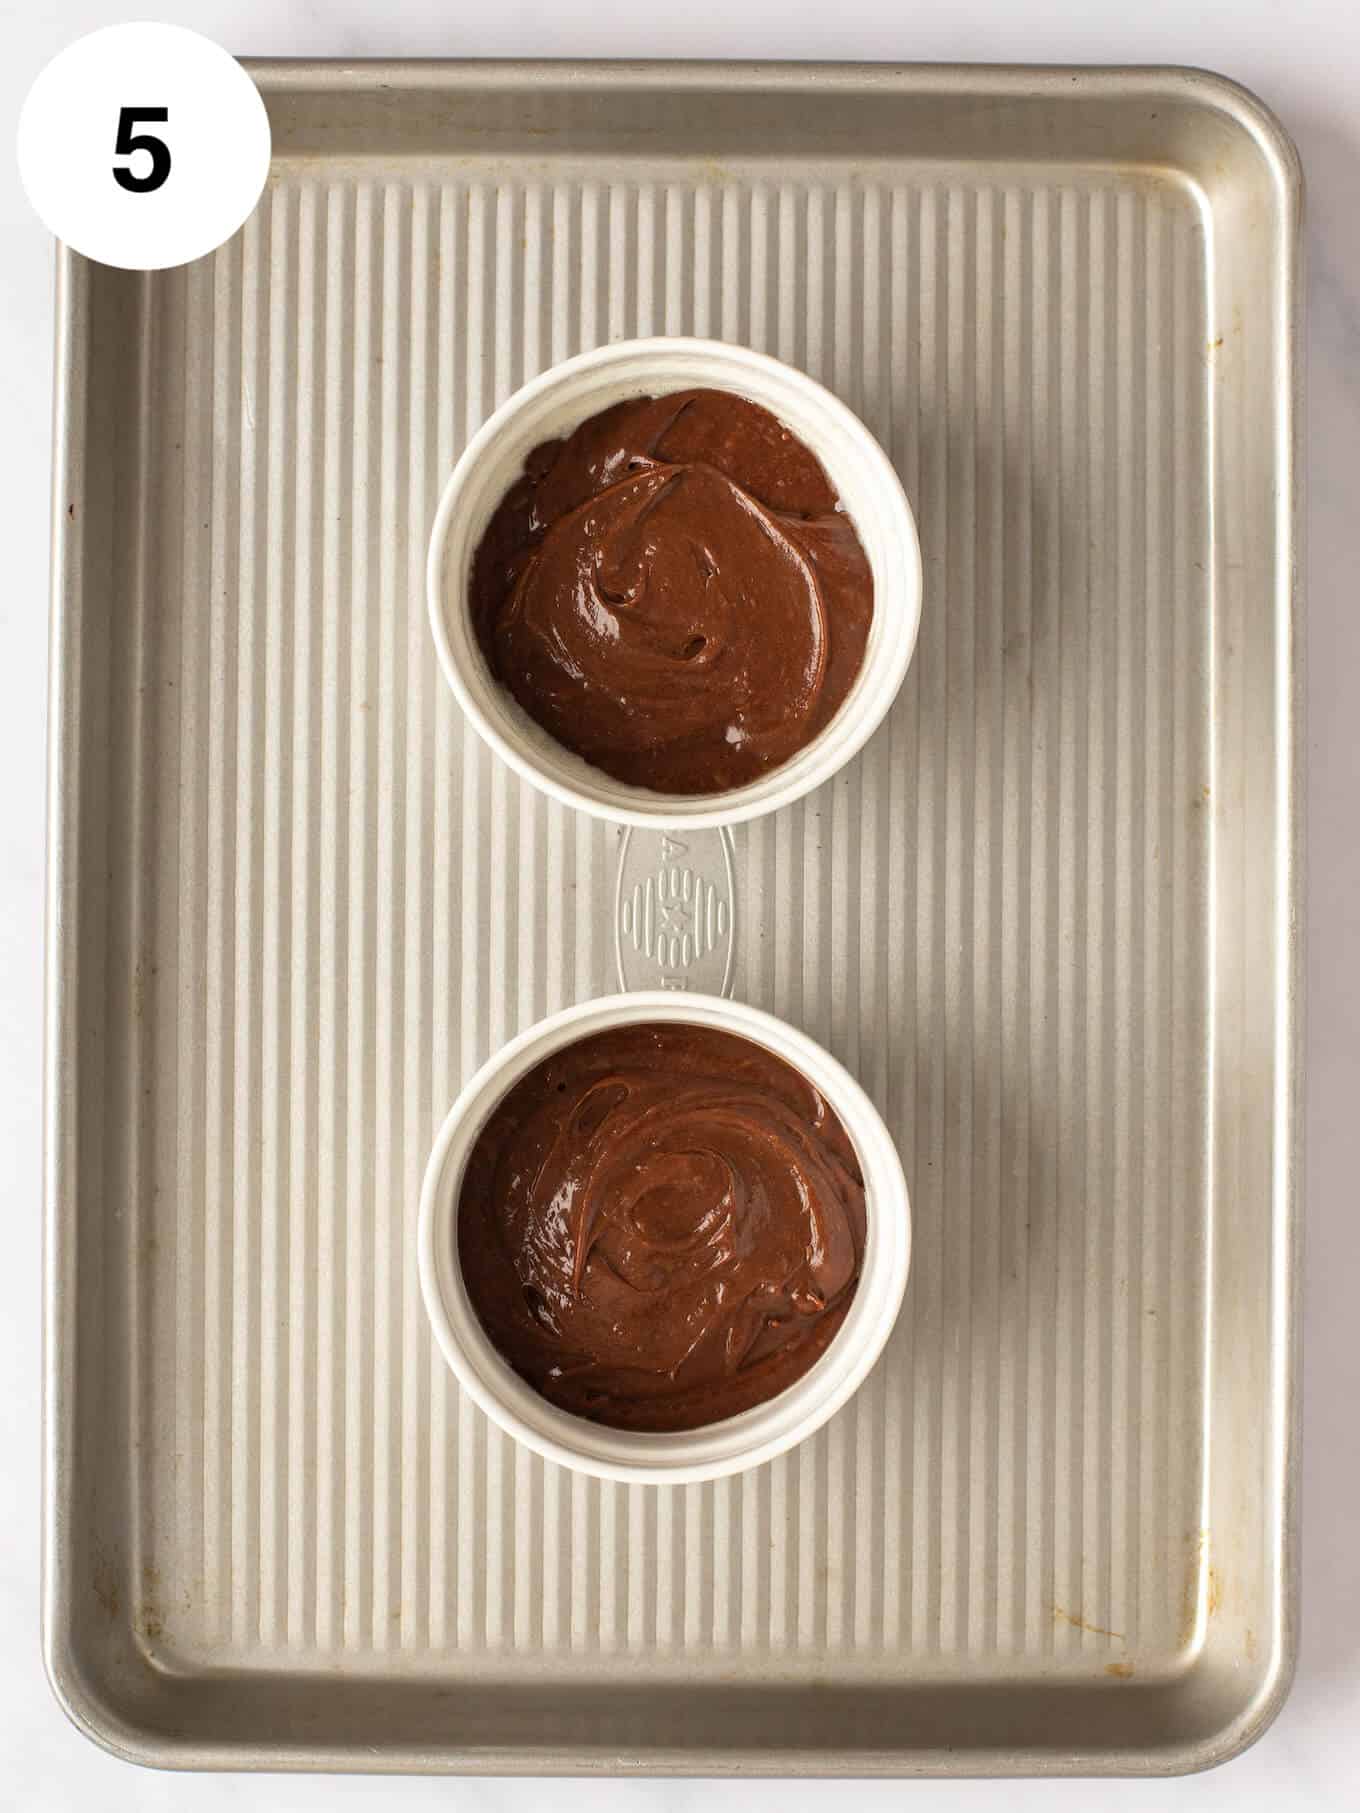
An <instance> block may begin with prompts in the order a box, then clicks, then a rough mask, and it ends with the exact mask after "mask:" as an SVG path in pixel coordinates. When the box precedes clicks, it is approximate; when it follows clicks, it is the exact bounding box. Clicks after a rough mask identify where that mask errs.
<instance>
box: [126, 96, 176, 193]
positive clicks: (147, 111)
mask: <svg viewBox="0 0 1360 1813" xmlns="http://www.w3.org/2000/svg"><path fill="white" fill-rule="evenodd" d="M169 118H170V109H169V108H168V107H120V108H119V109H118V137H117V138H116V139H115V140H114V145H113V148H114V150H115V151H116V152H117V153H118V155H119V157H131V156H132V155H133V153H134V152H137V151H147V152H150V154H151V168H150V169H149V170H148V171H147V172H146V174H145V176H138V175H136V173H135V172H134V171H132V170H128V169H125V168H124V167H123V166H122V165H121V164H115V165H114V167H113V180H114V181H115V182H116V183H118V184H119V185H120V187H122V188H124V189H131V191H132V193H133V194H134V195H149V194H150V193H151V191H152V190H153V189H159V188H160V186H161V184H162V183H163V182H164V181H165V179H166V177H167V176H169V174H170V147H169V145H167V144H166V142H165V140H164V139H162V138H156V137H155V136H154V134H152V133H150V132H134V131H133V130H132V128H133V127H134V126H138V125H140V124H141V123H142V121H143V120H151V121H153V122H159V123H160V124H162V125H163V124H164V123H165V121H166V120H168V119H169Z"/></svg>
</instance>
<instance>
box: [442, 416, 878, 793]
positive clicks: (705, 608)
mask: <svg viewBox="0 0 1360 1813" xmlns="http://www.w3.org/2000/svg"><path fill="white" fill-rule="evenodd" d="M471 608H472V615H473V622H474V627H475V629H476V633H477V637H478V640H479V643H480V645H481V648H482V651H483V654H484V655H485V657H486V660H487V662H488V664H489V666H490V668H491V670H492V672H493V674H494V675H495V676H496V678H497V679H498V680H499V681H500V683H501V684H502V685H503V686H505V687H507V688H508V689H509V690H510V692H511V693H512V694H513V695H514V697H515V698H516V699H517V700H518V701H519V703H520V704H521V706H523V708H524V710H525V711H526V712H528V713H529V715H530V716H531V717H532V718H534V719H535V720H536V721H537V722H538V723H539V724H541V725H542V726H543V727H544V728H545V729H546V730H548V731H549V732H551V734H552V735H553V736H554V737H556V738H557V740H558V741H559V742H560V743H563V744H565V745H566V746H567V748H569V749H572V750H575V751H576V753H577V754H578V755H581V756H584V758H585V759H586V760H587V761H588V762H591V763H593V764H594V765H595V766H596V767H598V768H601V769H603V770H604V771H605V772H606V773H607V774H610V775H613V776H614V778H615V779H617V780H621V781H625V782H627V783H628V784H630V785H632V786H640V787H649V788H652V789H653V790H655V791H656V792H660V793H716V792H723V791H725V790H726V789H728V788H732V787H740V786H743V785H745V784H746V783H747V782H749V781H752V780H754V779H756V778H757V777H758V776H760V775H762V774H764V773H766V772H767V771H769V770H770V769H772V768H775V767H778V766H779V765H780V764H781V763H783V762H786V761H788V760H789V758H790V757H791V756H793V755H795V754H796V753H797V752H798V751H799V750H800V749H801V748H803V747H804V746H805V745H806V744H807V743H809V742H810V741H811V740H812V738H813V737H815V736H816V735H817V734H818V732H819V731H821V730H822V729H823V728H824V726H825V725H826V724H828V723H829V722H830V720H831V718H832V717H833V716H834V714H835V712H836V711H837V710H838V708H839V707H840V705H841V704H842V702H843V701H844V699H845V697H846V694H847V693H848V692H849V690H850V687H851V685H852V683H853V681H854V679H855V676H856V674H857V673H858V672H859V669H860V666H861V663H862V662H863V659H864V647H865V642H866V640H867V637H868V633H869V624H870V620H871V618H872V616H873V575H872V573H871V571H870V567H869V562H868V559H867V557H866V556H865V553H864V549H863V547H862V546H861V545H860V541H859V537H858V536H857V535H856V533H855V529H854V525H853V524H852V523H851V521H850V518H849V517H848V516H847V515H846V514H845V512H844V511H843V510H842V509H841V508H840V505H839V502H838V499H837V497H836V493H835V490H834V489H833V487H832V485H831V482H830V480H829V479H828V478H827V476H826V473H825V472H824V471H823V469H822V466H821V464H820V462H819V461H818V460H817V458H816V457H815V455H814V454H812V453H811V452H810V451H809V449H808V448H807V447H805V446H804V445H803V443H802V442H801V441H800V440H798V438H797V437H796V436H795V435H793V434H792V433H790V431H789V430H788V429H787V428H785V427H784V426H783V425H782V423H780V422H779V421H778V420H776V418H775V417H774V416H772V415H771V414H770V413H769V411H768V410H765V409H762V408H760V406H759V405H758V404H755V403H751V402H748V401H747V400H746V399H745V398H743V397H739V396H735V395H733V394H731V393H730V392H727V391H719V390H689V391H681V392H679V393H677V394H674V395H670V396H664V397H655V398H651V397H643V398H639V399H638V400H636V401H633V402H627V403H620V404H617V405H615V406H614V407H613V408H611V409H607V410H605V411H604V412H603V413H602V414H600V415H596V416H592V417H591V418H590V419H589V420H588V421H586V422H584V423H582V424H581V426H580V427H579V428H577V429H576V431H575V433H573V434H572V435H571V436H570V437H569V438H568V439H566V440H563V441H550V442H547V443H545V444H544V445H543V446H541V447H539V448H537V449H536V450H535V451H534V453H532V454H531V455H530V457H529V460H528V462H527V464H526V467H525V471H524V474H523V476H522V477H521V478H520V479H519V480H518V481H517V482H516V484H515V485H513V486H512V487H511V489H510V491H509V492H508V493H507V495H506V496H505V498H504V499H503V500H502V502H501V504H500V505H499V507H498V508H497V510H496V512H495V514H494V515H493V517H492V519H491V522H490V524H489V526H488V528H487V530H486V533H485V535H484V536H483V538H482V540H481V543H480V545H479V547H478V549H477V553H476V555H475V557H474V560H473V568H472V582H471Z"/></svg>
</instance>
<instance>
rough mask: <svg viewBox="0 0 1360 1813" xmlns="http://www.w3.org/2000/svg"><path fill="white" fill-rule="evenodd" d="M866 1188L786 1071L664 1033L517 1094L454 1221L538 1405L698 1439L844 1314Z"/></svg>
mask: <svg viewBox="0 0 1360 1813" xmlns="http://www.w3.org/2000/svg"><path fill="white" fill-rule="evenodd" d="M864 1237H865V1204H864V1184H863V1179H862V1177H861V1174H860V1168H859V1164H858V1161H857V1159H856V1157H855V1152H854V1148H853V1146H852V1145H851V1143H850V1139H849V1137H848V1135H847V1134H846V1132H845V1129H844V1127H843V1126H842V1125H841V1122H840V1120H839V1118H838V1117H837V1115H836V1114H835V1112H834V1111H833V1110H832V1108H831V1107H830V1105H829V1104H828V1103H827V1102H826V1100H825V1099H824V1098H823V1096H822V1095H821V1094H820V1092H819V1091H818V1090H817V1089H815V1088H814V1087H813V1085H812V1084H811V1083H810V1082H808V1080H807V1078H806V1077H804V1076H802V1075H801V1074H800V1073H799V1072H798V1071H797V1070H795V1069H794V1068H793V1067H792V1066H791V1065H789V1064H787V1063H785V1062H784V1060H783V1059H782V1058H779V1057H776V1056H775V1055H774V1054H773V1053H772V1052H768V1051H766V1050H765V1049H764V1048H763V1047H762V1046H760V1045H756V1044H754V1043H752V1042H751V1041H750V1040H747V1039H743V1038H738V1037H736V1036H735V1035H733V1034H731V1033H727V1032H720V1031H718V1030H716V1029H714V1028H712V1027H705V1026H687V1025H681V1024H678V1023H676V1022H673V1021H665V1022H660V1023H656V1024H652V1025H642V1026H625V1027H619V1028H616V1029H614V1030H612V1031H609V1032H602V1033H597V1034H595V1035H594V1036H592V1037H589V1038H585V1039H582V1040H580V1041H578V1042H577V1043H576V1044H574V1045H568V1046H566V1047H564V1048H563V1049H562V1050H560V1051H557V1052H554V1053H553V1054H552V1056H551V1057H549V1058H547V1059H545V1060H544V1061H543V1062H542V1063H540V1064H539V1065H537V1066H536V1067H535V1068H534V1069H533V1070H531V1071H530V1072H529V1073H528V1075H526V1076H524V1077H522V1078H521V1079H520V1081H519V1082H518V1083H517V1084H516V1085H515V1086H514V1088H513V1089H511V1090H510V1091H509V1093H508V1094H507V1095H506V1096H505V1098H504V1100H503V1101H502V1102H501V1103H500V1104H499V1106H498V1107H497V1108H496V1110H495V1111H494V1113H493V1114H492V1115H491V1117H490V1119H489V1120H488V1122H487V1124H486V1126H485V1127H484V1128H483V1129H482V1131H481V1133H480V1134H479V1135H478V1138H477V1141H476V1143H475V1145H474V1147H473V1150H472V1152H471V1155H470V1156H469V1159H468V1164H467V1168H466V1171H465V1173H464V1178H463V1186H462V1193H461V1197H460V1200H459V1208H458V1234H457V1238H458V1255H459V1260H460V1263H461V1267H462V1272H463V1278H464V1281H465V1283H466V1286H467V1291H468V1296H469V1298H470V1300H471V1303H472V1307H473V1310H474V1311H475V1313H476V1315H477V1317H478V1319H479V1321H480V1322H481V1323H482V1325H483V1327H484V1328H485V1330H486V1332H487V1334H488V1335H489V1336H490V1338H491V1340H492V1342H493V1343H494V1344H495V1346H496V1347H497V1349H498V1350H499V1351H500V1353H501V1354H502V1355H503V1356H504V1358H505V1359H506V1360H507V1361H508V1362H509V1363H510V1365H511V1366H513V1367H514V1369H515V1370H516V1372H518V1373H519V1374H520V1375H521V1376H522V1377H523V1378H525V1379H527V1380H528V1382H529V1383H530V1384H531V1385H533V1386H534V1387H535V1388H536V1389H537V1390H538V1391H540V1392H541V1393H542V1394H543V1396H544V1397H545V1398H547V1399H548V1400H549V1401H550V1402H551V1403H554V1404H556V1405H559V1406H560V1407H561V1408H562V1409H564V1410H569V1411H572V1412H574V1413H575V1414H576V1415H578V1416H583V1417H587V1418H589V1419H590V1420H591V1421H593V1422H597V1423H605V1424H609V1425H611V1426H613V1427H615V1428H621V1429H635V1430H677V1429H693V1428H698V1427H701V1426H702V1425H705V1424H708V1423H715V1422H719V1421H721V1420H722V1419H723V1418H725V1417H729V1416H733V1415H735V1414H736V1413H737V1412H738V1411H742V1410H747V1409H750V1408H751V1407H752V1406H753V1405H755V1404H760V1403H763V1402H764V1401H765V1400H766V1399H767V1398H771V1397H774V1396H775V1395H776V1393H778V1392H780V1391H783V1390H784V1389H785V1387H786V1386H788V1385H791V1384H792V1383H793V1382H794V1381H795V1380H796V1379H799V1378H801V1377H802V1376H803V1374H804V1373H805V1372H806V1371H807V1370H808V1368H809V1367H810V1366H811V1365H812V1364H813V1362H814V1361H815V1360H816V1359H817V1358H818V1357H819V1355H821V1354H822V1353H823V1352H824V1351H825V1349H826V1347H827V1345H828V1343H829V1342H830V1341H831V1339H832V1337H833V1336H834V1335H835V1333H836V1331H837V1329H838V1328H839V1327H840V1325H841V1323H842V1321H843V1320H844V1318H845V1314H846V1311H847V1310H848V1308H849V1306H850V1302H851V1299H852V1297H853V1296H854V1293H855V1287H856V1284H857V1282H858V1279H859V1272H860V1264H861V1261H862V1258H863V1253H864Z"/></svg>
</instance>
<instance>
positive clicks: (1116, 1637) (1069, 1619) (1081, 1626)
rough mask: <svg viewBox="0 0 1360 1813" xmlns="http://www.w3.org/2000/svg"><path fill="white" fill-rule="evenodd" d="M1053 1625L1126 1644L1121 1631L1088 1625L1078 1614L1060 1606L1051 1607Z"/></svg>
mask: <svg viewBox="0 0 1360 1813" xmlns="http://www.w3.org/2000/svg"><path fill="white" fill-rule="evenodd" d="M1053 1618H1054V1622H1055V1623H1061V1624H1070V1625H1071V1626H1072V1628H1073V1630H1084V1631H1085V1632H1086V1634H1087V1635H1088V1636H1090V1637H1109V1638H1111V1639H1112V1640H1113V1641H1114V1642H1116V1643H1124V1642H1127V1638H1126V1637H1125V1635H1124V1633H1123V1631H1122V1630H1107V1629H1106V1627H1105V1626H1104V1625H1103V1624H1088V1623H1087V1621H1086V1619H1085V1618H1083V1617H1082V1616H1081V1615H1080V1613H1079V1612H1069V1611H1067V1610H1065V1609H1064V1607H1062V1606H1061V1605H1055V1606H1054V1607H1053Z"/></svg>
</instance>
